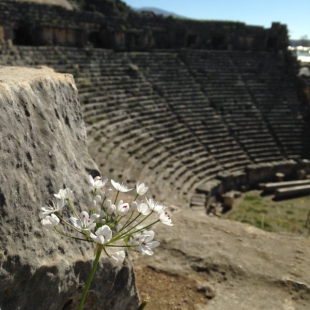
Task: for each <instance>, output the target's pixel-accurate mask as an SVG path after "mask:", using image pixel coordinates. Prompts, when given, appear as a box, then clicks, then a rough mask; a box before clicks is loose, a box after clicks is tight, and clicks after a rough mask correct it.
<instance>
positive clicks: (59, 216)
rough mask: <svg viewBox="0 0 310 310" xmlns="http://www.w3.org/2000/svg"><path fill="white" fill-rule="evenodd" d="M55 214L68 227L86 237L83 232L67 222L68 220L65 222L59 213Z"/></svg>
mask: <svg viewBox="0 0 310 310" xmlns="http://www.w3.org/2000/svg"><path fill="white" fill-rule="evenodd" d="M55 214H56V216H57V217H58V218H59V219H60V220H61V221H62V222H64V223H65V224H66V225H68V226H69V227H70V228H72V229H74V230H75V231H77V232H78V233H80V234H82V235H83V236H85V235H84V234H83V232H81V231H80V230H78V229H77V228H76V227H74V226H73V225H71V224H70V223H69V222H67V221H66V220H64V219H63V218H62V217H61V215H60V214H59V213H58V212H57V213H55Z"/></svg>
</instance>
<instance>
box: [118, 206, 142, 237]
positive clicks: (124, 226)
mask: <svg viewBox="0 0 310 310" xmlns="http://www.w3.org/2000/svg"><path fill="white" fill-rule="evenodd" d="M133 214H134V212H133V211H132V212H131V214H130V217H129V219H128V220H127V221H126V223H125V224H124V225H123V227H122V228H121V229H120V230H119V231H118V233H120V232H121V231H122V230H124V229H125V228H126V227H127V226H128V225H129V224H128V223H129V222H130V220H131V218H132V216H133ZM139 215H140V214H139ZM127 224H128V225H127Z"/></svg>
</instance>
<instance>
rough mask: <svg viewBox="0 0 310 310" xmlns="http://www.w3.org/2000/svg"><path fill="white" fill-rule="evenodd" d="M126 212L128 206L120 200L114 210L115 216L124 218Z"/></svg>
mask: <svg viewBox="0 0 310 310" xmlns="http://www.w3.org/2000/svg"><path fill="white" fill-rule="evenodd" d="M128 211H129V204H128V203H127V202H126V203H123V200H120V201H119V203H118V205H117V208H116V212H117V214H118V215H120V216H124V215H126V214H127V212H128Z"/></svg>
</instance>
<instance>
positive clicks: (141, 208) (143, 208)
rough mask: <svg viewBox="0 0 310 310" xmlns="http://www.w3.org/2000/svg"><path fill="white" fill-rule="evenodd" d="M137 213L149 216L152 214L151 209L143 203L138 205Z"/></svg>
mask: <svg viewBox="0 0 310 310" xmlns="http://www.w3.org/2000/svg"><path fill="white" fill-rule="evenodd" d="M137 211H138V212H140V213H141V214H142V215H149V214H150V213H151V212H152V210H151V208H150V207H149V206H148V205H147V204H146V203H145V202H142V203H140V204H139V205H138V207H137Z"/></svg>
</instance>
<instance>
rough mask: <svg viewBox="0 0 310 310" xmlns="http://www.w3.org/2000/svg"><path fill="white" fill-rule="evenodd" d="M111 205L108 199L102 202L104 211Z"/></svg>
mask: <svg viewBox="0 0 310 310" xmlns="http://www.w3.org/2000/svg"><path fill="white" fill-rule="evenodd" d="M111 204H112V201H111V200H110V199H107V200H106V201H105V202H104V207H105V208H106V209H108V208H109V207H110V206H111Z"/></svg>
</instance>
